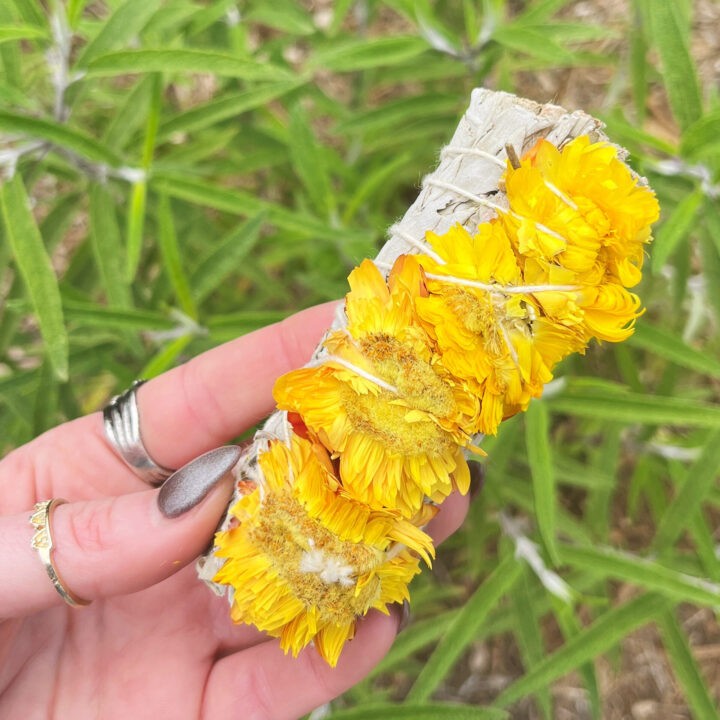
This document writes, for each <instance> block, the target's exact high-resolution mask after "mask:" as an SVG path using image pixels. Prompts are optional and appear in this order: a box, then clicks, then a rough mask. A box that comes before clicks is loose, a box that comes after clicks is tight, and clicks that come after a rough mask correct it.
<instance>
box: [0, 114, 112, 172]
mask: <svg viewBox="0 0 720 720" xmlns="http://www.w3.org/2000/svg"><path fill="white" fill-rule="evenodd" d="M0 131H5V132H8V133H19V134H21V135H26V136H27V137H31V138H39V139H41V140H48V141H49V142H51V143H55V144H56V145H59V146H60V147H61V148H64V149H66V150H70V151H72V152H74V153H76V154H78V155H80V156H82V157H84V158H87V159H88V160H93V161H95V162H99V163H106V164H107V165H110V166H111V167H119V166H120V165H122V161H121V159H120V158H119V157H118V156H117V155H116V154H115V153H114V152H113V151H112V150H110V148H108V147H105V146H104V145H102V144H101V143H99V142H98V141H97V140H95V139H94V138H92V137H90V136H89V135H85V134H84V133H82V132H80V131H79V130H71V129H70V128H69V127H67V126H66V125H60V124H58V123H54V122H51V121H49V120H41V119H40V118H31V117H25V116H24V115H16V114H15V113H10V112H3V111H0Z"/></svg>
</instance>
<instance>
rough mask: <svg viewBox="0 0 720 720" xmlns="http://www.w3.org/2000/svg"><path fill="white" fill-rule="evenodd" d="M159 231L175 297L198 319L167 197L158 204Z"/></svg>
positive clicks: (185, 309) (186, 312) (164, 264)
mask: <svg viewBox="0 0 720 720" xmlns="http://www.w3.org/2000/svg"><path fill="white" fill-rule="evenodd" d="M158 230H159V233H158V240H159V243H160V252H161V253H162V257H163V261H164V262H163V268H164V270H165V272H166V273H167V275H168V278H169V279H170V284H171V285H172V287H173V290H174V291H175V297H177V299H178V303H179V304H180V308H181V309H182V311H183V312H184V313H185V314H186V315H188V316H189V317H191V318H193V319H197V307H196V306H195V301H194V300H193V297H192V293H191V291H190V284H189V283H188V279H187V275H186V274H185V269H184V268H183V263H182V258H181V255H180V248H179V247H178V239H177V234H176V233H175V221H174V219H173V214H172V207H171V205H170V200H169V199H168V197H167V195H162V196H161V197H160V202H159V203H158Z"/></svg>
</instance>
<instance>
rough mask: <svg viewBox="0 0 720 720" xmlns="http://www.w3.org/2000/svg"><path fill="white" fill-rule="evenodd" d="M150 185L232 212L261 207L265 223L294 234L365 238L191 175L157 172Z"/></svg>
mask: <svg viewBox="0 0 720 720" xmlns="http://www.w3.org/2000/svg"><path fill="white" fill-rule="evenodd" d="M152 187H153V188H154V189H155V190H156V191H157V192H165V193H167V194H168V195H171V196H172V197H177V198H182V199H183V200H187V201H189V202H192V203H196V204H198V205H201V206H203V207H208V208H214V209H215V210H222V211H223V212H227V213H231V214H233V215H246V216H250V215H257V214H258V213H260V212H261V211H263V210H264V211H266V212H267V220H268V222H271V223H273V224H274V225H276V226H277V227H278V228H280V229H281V230H288V231H289V232H291V233H293V234H295V235H303V236H306V237H316V238H318V239H323V240H329V241H330V242H331V243H333V244H335V243H337V242H338V241H339V240H340V238H342V240H343V242H348V243H352V242H367V240H368V234H367V233H365V232H362V231H357V230H347V229H343V230H342V231H340V230H339V229H338V228H336V227H333V226H331V225H329V224H327V223H324V222H322V221H320V220H318V219H317V218H314V217H312V216H310V215H307V214H305V213H302V212H299V211H295V210H289V209H287V208H285V207H282V206H281V205H277V204H275V203H271V202H267V201H265V200H261V199H259V198H258V197H256V196H254V195H252V194H250V193H248V192H243V191H241V190H228V189H227V188H223V187H219V186H217V185H212V184H211V183H209V182H203V181H200V180H196V179H194V178H184V177H178V176H176V175H171V174H170V173H159V172H157V173H155V174H154V175H153V178H152Z"/></svg>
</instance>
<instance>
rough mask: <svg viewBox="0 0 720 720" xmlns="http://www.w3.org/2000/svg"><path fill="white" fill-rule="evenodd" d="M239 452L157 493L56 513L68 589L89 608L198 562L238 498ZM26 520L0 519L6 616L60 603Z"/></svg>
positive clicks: (218, 457) (219, 455)
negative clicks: (234, 471)
mask: <svg viewBox="0 0 720 720" xmlns="http://www.w3.org/2000/svg"><path fill="white" fill-rule="evenodd" d="M240 452H241V451H240V448H238V447H237V446H225V447H221V448H217V449H216V450H211V451H210V452H209V453H205V454H204V455H201V456H200V457H198V458H196V459H195V460H193V461H191V462H190V463H188V464H187V465H185V466H183V467H182V468H180V469H179V470H177V471H176V472H175V473H173V475H171V476H170V477H169V478H168V479H167V480H166V481H165V483H164V485H163V486H162V488H160V489H159V490H146V491H143V492H138V493H132V494H129V495H121V496H119V497H113V498H105V499H103V500H92V501H87V502H78V503H70V504H62V505H57V504H56V506H55V507H54V508H53V509H52V515H51V518H50V521H49V525H50V528H51V531H52V540H53V547H54V550H53V552H52V561H53V565H54V568H55V571H56V572H57V575H58V577H59V579H60V581H61V582H62V585H63V587H64V588H65V589H66V590H68V591H70V592H71V593H72V594H73V595H75V596H77V597H79V598H83V599H85V600H88V601H92V600H97V599H99V598H103V597H108V596H112V595H119V594H127V593H132V592H137V591H138V590H142V589H144V588H146V587H149V586H151V585H154V584H155V583H157V582H160V581H161V580H164V579H165V578H167V577H168V576H170V575H172V574H173V573H175V572H177V570H179V569H180V568H182V567H184V566H185V565H187V564H188V563H190V562H191V561H192V560H194V559H195V558H196V557H197V556H198V555H199V554H200V553H201V552H202V551H203V549H204V548H205V547H206V546H207V545H208V542H209V540H210V538H211V537H212V535H213V532H214V531H215V528H216V527H217V524H218V521H219V519H220V517H221V515H222V513H223V511H224V509H225V508H226V507H227V503H228V500H229V498H230V495H231V493H232V477H233V476H232V473H231V472H230V471H231V470H232V468H233V467H234V466H235V464H236V463H237V461H238V460H239V458H240ZM32 535H33V528H32V526H31V525H30V523H29V522H28V514H22V515H11V516H6V517H1V518H0V578H2V579H3V581H2V583H0V617H3V618H8V617H14V616H15V617H17V616H21V615H28V614H30V613H32V612H37V611H38V610H42V609H44V608H46V607H50V606H52V605H58V604H62V602H63V600H62V599H61V597H60V595H59V593H58V592H57V591H56V590H55V588H54V587H53V584H52V582H51V581H50V579H49V577H48V573H47V571H46V569H45V568H44V567H43V563H42V562H41V560H40V558H39V557H38V553H37V552H36V550H35V549H33V548H32V547H31V542H30V541H31V537H32Z"/></svg>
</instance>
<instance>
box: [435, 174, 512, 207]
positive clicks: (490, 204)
mask: <svg viewBox="0 0 720 720" xmlns="http://www.w3.org/2000/svg"><path fill="white" fill-rule="evenodd" d="M425 185H431V186H432V187H437V188H442V189H443V190H450V192H454V193H455V194H456V195H460V196H461V197H466V198H467V199H468V200H472V201H473V202H474V203H477V204H478V205H482V206H483V207H486V208H489V209H490V210H494V211H495V212H497V213H503V212H506V210H505V208H504V207H501V206H500V205H497V204H496V203H494V202H490V200H487V199H485V198H484V197H480V196H479V195H475V194H474V193H471V192H469V191H468V190H465V189H463V188H461V187H458V186H457V185H453V184H452V183H449V182H445V181H444V180H436V179H435V178H432V177H430V178H426V180H425Z"/></svg>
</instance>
